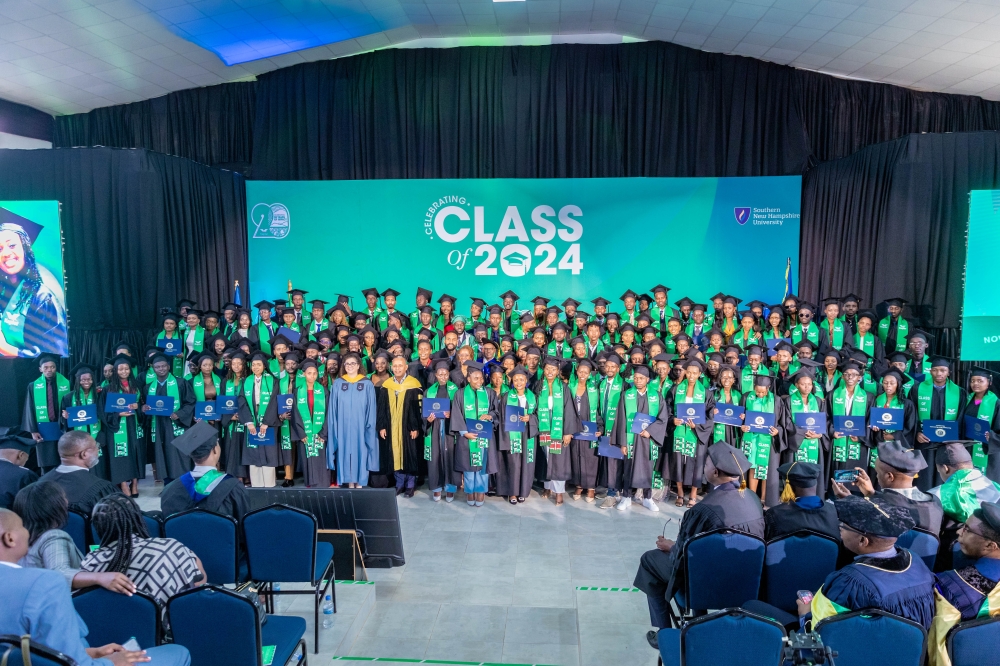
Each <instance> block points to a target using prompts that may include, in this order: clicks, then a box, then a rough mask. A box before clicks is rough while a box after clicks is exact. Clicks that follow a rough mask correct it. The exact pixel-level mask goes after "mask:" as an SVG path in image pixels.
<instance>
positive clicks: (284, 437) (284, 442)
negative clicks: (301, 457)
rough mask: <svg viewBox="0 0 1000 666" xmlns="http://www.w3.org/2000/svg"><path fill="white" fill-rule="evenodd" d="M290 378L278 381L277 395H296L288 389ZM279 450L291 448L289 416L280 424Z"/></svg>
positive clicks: (290, 419)
mask: <svg viewBox="0 0 1000 666" xmlns="http://www.w3.org/2000/svg"><path fill="white" fill-rule="evenodd" d="M289 380H290V377H289V376H288V375H287V374H286V375H285V376H284V377H281V378H279V379H278V395H285V394H287V393H297V391H290V390H289V388H288V384H289ZM281 448H283V449H285V450H286V451H289V450H291V448H292V418H291V415H289V417H288V418H287V419H285V420H283V421H282V422H281Z"/></svg>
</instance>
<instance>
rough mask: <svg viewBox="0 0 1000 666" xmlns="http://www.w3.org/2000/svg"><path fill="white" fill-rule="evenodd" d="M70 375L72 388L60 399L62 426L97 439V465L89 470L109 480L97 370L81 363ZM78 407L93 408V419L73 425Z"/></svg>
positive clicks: (109, 472)
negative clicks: (99, 403)
mask: <svg viewBox="0 0 1000 666" xmlns="http://www.w3.org/2000/svg"><path fill="white" fill-rule="evenodd" d="M70 375H72V377H73V390H72V391H71V392H70V393H68V394H67V395H64V396H63V399H62V409H61V416H62V419H61V423H62V426H63V428H64V429H65V430H67V431H68V430H82V431H84V432H86V433H87V434H88V435H90V436H91V437H93V438H94V439H95V440H97V465H95V466H94V467H93V468H92V469H91V471H92V472H93V473H94V474H96V475H97V476H99V477H100V478H102V479H104V480H105V481H110V480H111V476H110V474H111V471H110V469H109V467H108V447H107V440H106V438H105V433H104V432H103V431H102V430H101V421H100V419H101V415H100V414H99V413H98V411H97V403H98V397H97V381H96V380H97V372H96V371H95V370H94V369H93V368H92V367H90V366H89V365H87V364H85V363H81V364H80V365H78V366H76V367H75V368H73V372H71V373H70ZM80 408H85V409H87V410H93V413H94V417H95V419H94V421H93V422H91V423H88V424H86V425H79V426H78V425H74V424H73V423H72V420H73V417H74V416H75V415H76V413H77V412H78V411H79V410H80Z"/></svg>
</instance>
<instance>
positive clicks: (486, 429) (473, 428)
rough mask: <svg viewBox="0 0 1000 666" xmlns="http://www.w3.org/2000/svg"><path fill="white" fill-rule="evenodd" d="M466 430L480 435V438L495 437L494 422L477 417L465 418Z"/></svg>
mask: <svg viewBox="0 0 1000 666" xmlns="http://www.w3.org/2000/svg"><path fill="white" fill-rule="evenodd" d="M465 430H466V431H467V432H471V433H473V434H476V435H479V438H480V439H493V423H492V422H491V421H479V420H477V419H465Z"/></svg>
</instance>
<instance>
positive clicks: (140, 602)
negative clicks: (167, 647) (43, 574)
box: [73, 587, 162, 649]
mask: <svg viewBox="0 0 1000 666" xmlns="http://www.w3.org/2000/svg"><path fill="white" fill-rule="evenodd" d="M73 607H74V608H76V612H77V614H78V615H79V616H80V617H82V618H83V621H84V622H86V623H87V629H88V630H89V632H90V633H88V634H87V642H88V643H89V644H91V645H107V644H108V643H118V644H119V645H121V644H122V643H124V642H126V641H127V640H128V639H129V638H133V637H134V638H135V640H136V641H137V642H138V643H139V646H140V647H142V648H143V649H146V648H149V647H154V646H156V645H159V644H160V642H161V638H162V634H161V630H160V609H159V607H158V606H157V605H156V600H155V599H153V597H151V596H149V595H148V594H145V593H143V592H134V593H133V594H132V596H127V595H124V594H118V593H117V592H109V591H108V590H105V589H104V588H103V587H88V588H86V589H83V590H78V591H77V592H75V593H74V594H73Z"/></svg>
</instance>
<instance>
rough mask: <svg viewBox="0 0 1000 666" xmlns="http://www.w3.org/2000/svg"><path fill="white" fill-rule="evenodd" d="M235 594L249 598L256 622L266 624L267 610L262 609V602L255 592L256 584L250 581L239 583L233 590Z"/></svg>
mask: <svg viewBox="0 0 1000 666" xmlns="http://www.w3.org/2000/svg"><path fill="white" fill-rule="evenodd" d="M234 592H236V594H238V595H240V596H241V597H244V598H246V599H249V600H250V603H252V604H253V607H254V610H256V611H257V622H259V623H260V626H262V627H263V626H264V625H265V624H267V611H265V610H264V604H262V603H261V602H260V594H258V592H257V585H256V584H254V583H253V582H252V581H247V582H246V583H241V584H240V585H237V586H236V589H235V590H234Z"/></svg>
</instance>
